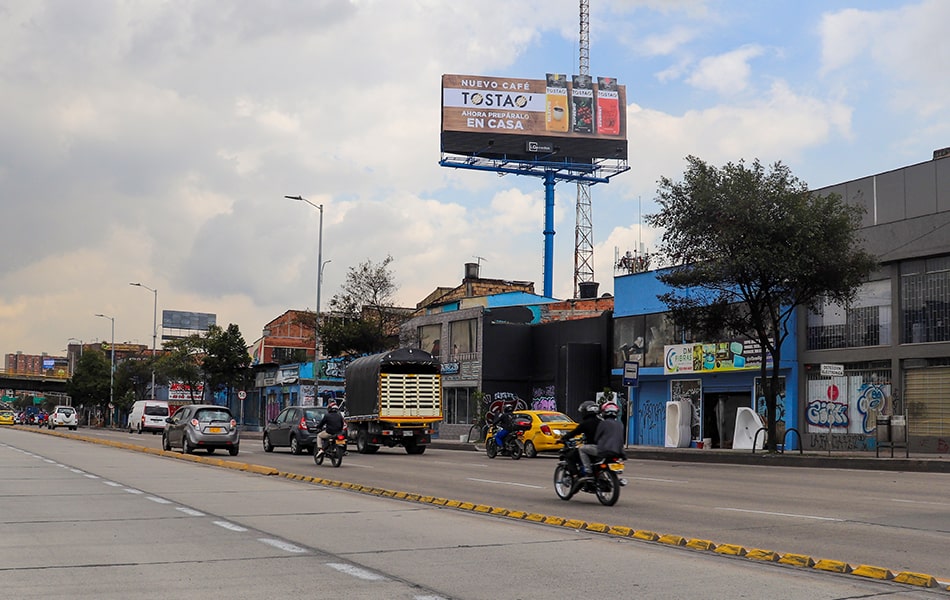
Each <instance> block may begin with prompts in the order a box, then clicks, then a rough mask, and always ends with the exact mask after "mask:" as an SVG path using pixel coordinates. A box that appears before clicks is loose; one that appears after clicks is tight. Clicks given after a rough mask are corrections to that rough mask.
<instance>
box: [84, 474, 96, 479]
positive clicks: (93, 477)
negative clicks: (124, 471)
mask: <svg viewBox="0 0 950 600" xmlns="http://www.w3.org/2000/svg"><path fill="white" fill-rule="evenodd" d="M84 477H88V478H89V479H99V476H98V475H93V474H92V473H86V474H85V475H84Z"/></svg>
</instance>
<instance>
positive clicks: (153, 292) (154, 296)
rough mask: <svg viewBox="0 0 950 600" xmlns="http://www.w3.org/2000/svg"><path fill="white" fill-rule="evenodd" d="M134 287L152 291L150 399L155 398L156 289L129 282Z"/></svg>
mask: <svg viewBox="0 0 950 600" xmlns="http://www.w3.org/2000/svg"><path fill="white" fill-rule="evenodd" d="M129 285H134V286H135V287H140V288H145V289H147V290H148V291H150V292H152V400H154V399H155V339H156V338H157V337H158V290H153V289H152V288H150V287H148V286H147V285H143V284H141V283H130V284H129Z"/></svg>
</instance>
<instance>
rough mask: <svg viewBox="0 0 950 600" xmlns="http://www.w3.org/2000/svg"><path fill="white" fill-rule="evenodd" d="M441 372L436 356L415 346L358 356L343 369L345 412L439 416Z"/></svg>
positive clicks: (440, 408) (351, 413)
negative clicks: (381, 400) (381, 401)
mask: <svg viewBox="0 0 950 600" xmlns="http://www.w3.org/2000/svg"><path fill="white" fill-rule="evenodd" d="M440 373H441V363H440V362H439V359H437V358H435V357H434V356H432V355H431V354H429V353H428V352H426V351H424V350H419V349H416V348H400V349H398V350H392V351H389V352H381V353H379V354H373V355H371V356H364V357H362V358H358V359H356V360H354V361H353V362H352V363H350V364H349V366H347V368H346V409H347V413H348V414H349V415H350V416H353V417H356V416H365V415H376V416H378V417H430V418H432V417H435V418H441V415H442V406H441V404H442V398H441V385H440V379H441V374H440ZM380 392H383V406H380Z"/></svg>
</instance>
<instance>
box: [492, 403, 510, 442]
mask: <svg viewBox="0 0 950 600" xmlns="http://www.w3.org/2000/svg"><path fill="white" fill-rule="evenodd" d="M514 419H515V407H514V406H513V405H511V404H506V405H505V408H503V409H502V411H501V415H499V416H498V422H497V430H496V431H495V444H497V445H498V448H499V449H504V447H505V436H506V435H508V432H509V431H511V430H512V429H514V424H515V423H514Z"/></svg>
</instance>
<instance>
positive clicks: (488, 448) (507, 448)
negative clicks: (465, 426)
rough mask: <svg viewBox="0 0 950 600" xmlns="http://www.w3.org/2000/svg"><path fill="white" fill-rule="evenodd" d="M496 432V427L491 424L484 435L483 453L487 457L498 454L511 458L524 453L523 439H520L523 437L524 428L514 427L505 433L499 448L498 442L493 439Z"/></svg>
mask: <svg viewBox="0 0 950 600" xmlns="http://www.w3.org/2000/svg"><path fill="white" fill-rule="evenodd" d="M496 433H498V427H497V426H495V425H492V426H491V427H489V428H488V434H487V435H486V436H485V454H487V455H488V458H495V457H496V456H498V455H499V454H500V455H502V456H510V457H511V460H518V459H519V458H521V455H522V454H524V440H522V439H521V438H522V437H524V430H523V429H514V430H512V431H509V432H508V433H506V434H505V439H504V440H503V444H502V446H501V447H500V448H499V447H498V442H497V441H495V434H496Z"/></svg>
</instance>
